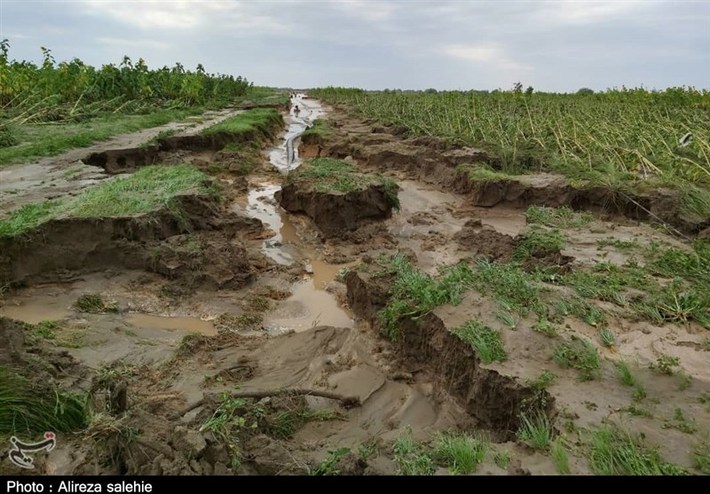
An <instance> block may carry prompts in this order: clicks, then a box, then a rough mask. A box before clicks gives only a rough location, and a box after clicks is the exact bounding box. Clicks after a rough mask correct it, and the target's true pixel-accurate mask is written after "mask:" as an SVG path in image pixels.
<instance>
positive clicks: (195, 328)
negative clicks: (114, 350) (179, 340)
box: [125, 314, 217, 336]
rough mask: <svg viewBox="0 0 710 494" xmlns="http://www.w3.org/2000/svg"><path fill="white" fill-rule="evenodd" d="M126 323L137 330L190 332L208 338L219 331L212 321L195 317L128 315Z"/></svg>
mask: <svg viewBox="0 0 710 494" xmlns="http://www.w3.org/2000/svg"><path fill="white" fill-rule="evenodd" d="M125 320H126V322H127V323H128V324H130V325H131V326H134V327H136V328H145V329H167V330H170V331H188V332H191V333H200V334H203V335H206V336H215V335H216V334H217V329H216V328H215V327H214V324H212V322H210V321H203V320H201V319H197V318H194V317H162V316H152V315H149V314H128V315H127V316H126V319H125Z"/></svg>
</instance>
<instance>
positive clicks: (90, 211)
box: [0, 165, 216, 237]
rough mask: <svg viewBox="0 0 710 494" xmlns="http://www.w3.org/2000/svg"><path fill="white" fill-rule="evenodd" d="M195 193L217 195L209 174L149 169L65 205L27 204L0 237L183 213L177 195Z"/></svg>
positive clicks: (1, 225)
mask: <svg viewBox="0 0 710 494" xmlns="http://www.w3.org/2000/svg"><path fill="white" fill-rule="evenodd" d="M187 192H194V193H199V194H209V195H211V196H215V195H216V192H215V189H214V188H213V186H212V185H210V182H209V181H208V177H207V175H205V174H204V173H202V172H201V171H199V170H197V169H196V168H193V167H191V166H189V165H176V166H146V167H143V168H141V169H140V170H138V171H136V172H135V173H133V174H132V175H130V176H128V177H126V178H119V177H116V178H114V179H111V180H106V181H104V182H102V183H101V184H99V185H97V186H96V187H92V188H89V189H86V190H84V191H83V192H82V193H80V194H79V195H78V196H76V197H75V198H73V199H71V200H66V201H64V202H58V201H47V202H43V203H37V204H28V205H25V206H23V207H22V208H20V209H18V210H17V211H15V212H13V213H12V214H11V215H10V217H9V218H7V219H5V220H0V237H13V236H16V235H20V234H23V233H26V232H28V231H30V230H32V229H34V228H37V227H38V226H40V225H41V224H42V223H45V222H47V221H50V220H53V219H58V218H108V217H128V216H136V215H140V214H145V213H149V212H152V211H157V210H159V209H162V208H167V209H168V210H169V211H170V212H171V213H172V214H173V215H174V216H175V217H176V218H177V219H183V218H184V212H183V211H182V209H181V208H180V206H179V204H178V202H177V201H176V200H175V199H176V197H177V196H179V195H181V194H184V193H187Z"/></svg>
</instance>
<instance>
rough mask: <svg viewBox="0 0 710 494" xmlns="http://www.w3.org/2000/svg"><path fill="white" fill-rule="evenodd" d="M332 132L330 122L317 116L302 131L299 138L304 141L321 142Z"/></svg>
mask: <svg viewBox="0 0 710 494" xmlns="http://www.w3.org/2000/svg"><path fill="white" fill-rule="evenodd" d="M332 133H333V129H331V127H330V124H329V123H328V122H327V121H326V120H323V119H321V118H319V119H316V120H315V121H314V122H313V125H311V126H310V127H308V128H307V129H306V130H304V131H303V134H301V140H302V141H303V142H305V143H313V142H318V143H322V142H324V141H325V139H327V138H328V137H330V135H331V134H332Z"/></svg>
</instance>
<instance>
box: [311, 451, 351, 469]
mask: <svg viewBox="0 0 710 494" xmlns="http://www.w3.org/2000/svg"><path fill="white" fill-rule="evenodd" d="M348 454H350V448H338V449H335V450H332V451H328V456H326V458H325V459H324V460H323V461H321V462H320V464H319V465H318V467H317V468H316V469H315V470H313V471H312V472H310V473H311V475H315V476H335V475H340V469H339V468H338V464H339V463H340V460H341V459H342V458H343V457H345V456H347V455H348Z"/></svg>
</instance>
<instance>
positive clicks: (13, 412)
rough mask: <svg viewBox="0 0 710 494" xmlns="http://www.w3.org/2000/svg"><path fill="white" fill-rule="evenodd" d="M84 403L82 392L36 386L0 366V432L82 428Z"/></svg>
mask: <svg viewBox="0 0 710 494" xmlns="http://www.w3.org/2000/svg"><path fill="white" fill-rule="evenodd" d="M87 403H88V402H87V397H86V395H84V394H81V393H72V392H68V391H65V390H62V389H59V388H57V389H54V390H52V389H49V388H48V387H46V386H45V387H40V386H38V385H37V384H35V383H32V382H31V381H30V380H28V379H27V378H25V377H23V376H22V375H20V374H19V373H17V372H15V371H14V370H12V369H8V368H6V367H0V436H11V435H15V434H19V435H21V436H25V435H31V436H32V437H34V436H36V435H37V434H42V433H44V432H47V431H52V432H75V431H79V430H82V429H84V428H85V427H86V426H87V424H88V421H89V409H88V404H87Z"/></svg>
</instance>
